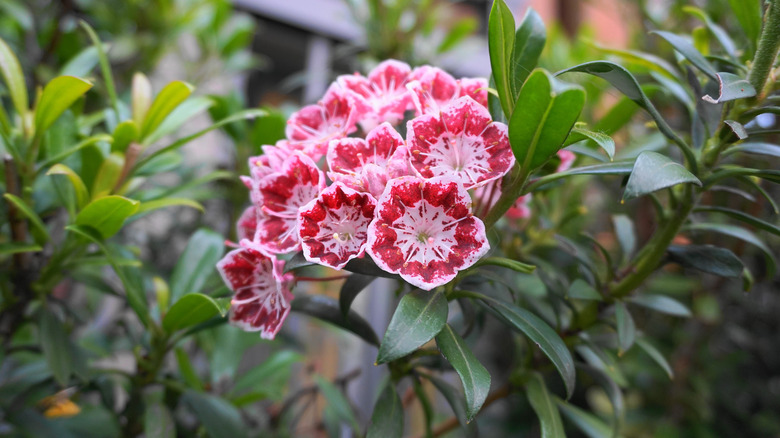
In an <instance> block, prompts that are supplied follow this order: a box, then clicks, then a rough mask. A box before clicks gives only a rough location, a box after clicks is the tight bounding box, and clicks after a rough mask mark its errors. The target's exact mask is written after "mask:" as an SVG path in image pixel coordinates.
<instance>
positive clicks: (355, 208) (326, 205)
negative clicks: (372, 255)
mask: <svg viewBox="0 0 780 438" xmlns="http://www.w3.org/2000/svg"><path fill="white" fill-rule="evenodd" d="M375 206H376V200H375V199H374V197H373V196H371V195H369V194H367V193H360V192H358V191H356V190H353V189H350V188H349V187H346V186H344V185H342V184H341V183H335V184H333V185H332V186H330V187H328V188H326V189H325V190H323V191H322V192H321V193H320V196H319V197H317V199H314V200H312V201H311V202H309V203H308V204H306V205H304V206H303V207H301V208H300V209H299V211H298V234H299V236H300V240H301V246H302V248H303V255H304V257H306V260H309V261H311V262H314V263H319V264H321V265H325V266H330V267H331V268H334V269H341V268H343V267H344V265H346V264H347V262H348V261H350V260H352V259H353V258H355V257H360V256H362V255H363V251H364V250H365V246H366V241H367V234H366V230H367V229H368V224H369V223H370V222H371V220H372V219H373V218H374V207H375Z"/></svg>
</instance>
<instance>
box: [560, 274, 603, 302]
mask: <svg viewBox="0 0 780 438" xmlns="http://www.w3.org/2000/svg"><path fill="white" fill-rule="evenodd" d="M566 297H567V298H570V299H571V298H573V299H576V300H593V301H601V300H603V297H602V296H601V294H600V293H598V291H597V290H596V289H594V288H593V286H591V285H589V284H588V283H587V282H586V281H585V280H583V279H581V278H578V279H576V280H574V281H573V282H572V284H571V286H569V292H568V293H567V295H566Z"/></svg>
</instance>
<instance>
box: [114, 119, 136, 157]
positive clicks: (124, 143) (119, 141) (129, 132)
mask: <svg viewBox="0 0 780 438" xmlns="http://www.w3.org/2000/svg"><path fill="white" fill-rule="evenodd" d="M138 135H139V132H138V125H136V123H135V122H134V121H132V120H125V121H124V122H122V123H120V124H118V125H116V128H114V134H113V137H114V141H113V142H112V143H111V152H122V153H124V152H125V151H126V150H127V147H128V146H130V143H133V142H135V141H137V140H138Z"/></svg>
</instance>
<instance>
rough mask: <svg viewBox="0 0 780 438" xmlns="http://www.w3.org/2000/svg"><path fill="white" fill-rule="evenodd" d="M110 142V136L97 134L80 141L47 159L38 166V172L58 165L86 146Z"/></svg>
mask: <svg viewBox="0 0 780 438" xmlns="http://www.w3.org/2000/svg"><path fill="white" fill-rule="evenodd" d="M111 140H112V138H111V136H110V135H106V134H98V135H93V136H92V137H88V138H85V139H84V140H82V141H80V142H79V143H77V144H75V145H74V146H72V147H70V148H68V149H65V150H64V151H62V152H60V153H58V154H56V155H54V156H52V157H49V158H47V159H46V161H44V162H43V163H41V164H40V166H39V167H38V170H40V169H44V168H46V167H49V166H51V165H53V164H56V163H59V162H60V161H62V160H64V159H65V158H68V157H69V156H71V155H72V154H74V153H75V152H78V151H80V150H82V149H84V148H85V147H87V146H92V145H93V144H95V143H98V142H101V141H105V142H110V141H111Z"/></svg>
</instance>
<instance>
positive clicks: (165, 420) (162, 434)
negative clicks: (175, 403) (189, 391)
mask: <svg viewBox="0 0 780 438" xmlns="http://www.w3.org/2000/svg"><path fill="white" fill-rule="evenodd" d="M144 436H145V437H146V438H176V422H175V421H174V420H173V414H171V411H170V410H169V409H168V407H167V406H166V405H165V403H163V402H162V400H156V401H154V402H150V401H147V402H146V403H145V409H144Z"/></svg>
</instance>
